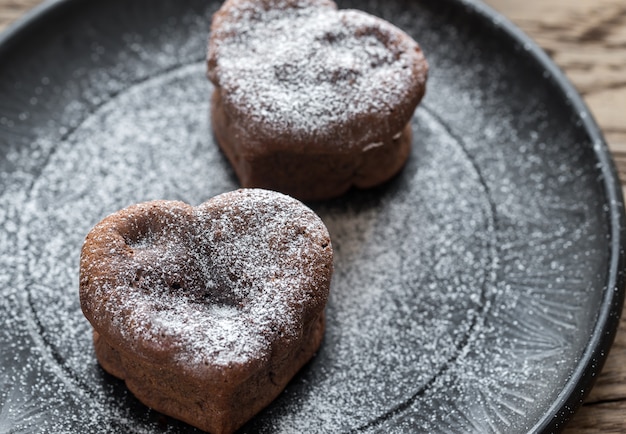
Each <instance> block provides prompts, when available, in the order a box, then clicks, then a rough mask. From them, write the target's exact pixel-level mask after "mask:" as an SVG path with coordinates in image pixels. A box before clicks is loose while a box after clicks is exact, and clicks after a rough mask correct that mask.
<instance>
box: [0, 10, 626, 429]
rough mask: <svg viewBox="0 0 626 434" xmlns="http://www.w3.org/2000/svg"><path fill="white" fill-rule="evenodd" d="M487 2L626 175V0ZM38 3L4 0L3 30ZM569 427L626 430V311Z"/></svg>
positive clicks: (0, 25)
mask: <svg viewBox="0 0 626 434" xmlns="http://www.w3.org/2000/svg"><path fill="white" fill-rule="evenodd" d="M486 2H487V3H488V4H489V5H491V6H493V7H494V8H495V9H497V10H499V11H500V12H501V13H503V14H504V15H505V16H507V17H508V18H509V19H511V20H512V21H513V22H514V23H516V24H517V25H518V26H520V27H521V28H522V29H523V30H524V31H526V33H528V34H529V35H530V36H531V37H532V38H533V39H535V41H537V42H538V43H539V45H540V46H541V47H543V48H544V49H545V50H546V52H547V53H548V54H549V55H550V56H552V58H553V59H554V61H555V62H556V63H557V64H558V65H559V66H560V67H561V68H562V69H563V70H564V71H565V73H566V75H567V76H568V77H569V79H570V80H571V81H572V82H573V83H574V85H575V86H576V88H577V89H578V90H579V91H580V93H581V94H582V95H583V97H584V99H585V101H586V102H587V104H588V105H589V107H590V108H591V111H592V112H593V114H594V116H595V117H596V120H597V121H598V123H599V124H600V127H601V128H602V129H603V131H604V134H605V137H606V140H607V141H608V143H609V147H610V149H611V151H612V152H613V155H614V157H615V161H616V162H617V165H618V169H619V172H620V176H621V178H622V179H626V3H625V2H624V0H486ZM39 3H41V0H0V30H2V29H3V28H4V27H5V26H7V25H8V24H10V23H11V22H12V21H14V20H15V19H17V18H18V17H20V16H21V15H22V14H23V13H24V12H25V11H27V10H29V9H30V8H32V7H34V6H36V5H37V4H39ZM623 185H624V184H623ZM565 433H566V434H582V433H587V434H589V433H626V312H625V315H622V321H621V325H620V329H619V331H618V334H617V338H616V341H615V345H614V347H613V349H612V350H611V353H610V355H609V358H608V360H607V362H606V365H605V367H604V370H603V371H602V374H601V375H600V376H599V378H598V381H597V383H596V386H595V387H594V388H593V390H592V391H591V393H590V395H589V397H588V398H587V400H586V402H585V404H584V406H583V407H582V409H581V410H580V411H579V412H578V413H577V414H576V416H575V417H574V418H573V420H572V421H571V422H570V423H569V426H568V428H567V429H566V430H565Z"/></svg>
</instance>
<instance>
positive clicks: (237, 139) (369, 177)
mask: <svg viewBox="0 0 626 434" xmlns="http://www.w3.org/2000/svg"><path fill="white" fill-rule="evenodd" d="M211 99H212V101H211V123H212V128H213V134H214V136H215V139H216V140H217V144H218V145H219V147H220V149H221V150H222V152H223V153H224V154H225V156H226V158H227V159H228V160H229V162H230V164H231V165H232V167H233V169H234V170H235V174H236V175H237V178H238V179H239V182H240V183H241V186H242V187H245V188H265V189H269V190H275V191H280V192H282V193H285V194H288V195H290V196H293V197H295V198H297V199H300V200H304V201H315V200H324V199H331V198H334V197H337V196H340V195H342V194H343V193H345V192H346V191H348V190H349V189H350V188H351V187H353V186H354V187H357V188H370V187H374V186H376V185H379V184H382V183H384V182H385V181H388V180H389V179H391V178H392V177H393V176H395V175H396V174H397V173H398V172H400V171H401V170H402V168H403V167H404V165H405V163H406V161H407V160H408V158H409V155H410V153H411V144H412V136H413V134H412V128H411V122H410V120H409V122H408V123H407V124H406V125H405V126H404V127H403V128H402V130H401V131H399V132H397V133H396V134H394V135H393V136H391V137H387V138H385V139H383V140H381V141H379V142H376V143H370V144H366V145H364V146H360V147H357V146H352V147H350V148H349V151H343V152H337V153H327V152H316V151H315V146H314V145H315V144H305V145H302V144H300V145H298V146H295V144H294V150H293V151H291V152H289V151H285V150H282V149H280V150H278V151H274V150H273V149H272V147H273V146H272V143H269V142H267V143H259V144H258V146H257V147H256V149H257V150H256V151H255V152H254V153H250V152H249V149H250V148H251V146H250V143H252V142H254V141H255V140H256V139H255V138H254V137H248V133H247V131H246V130H245V128H244V127H243V126H242V125H241V123H242V122H244V121H245V120H239V119H234V118H233V116H231V115H230V114H229V113H228V111H227V110H226V108H225V106H224V104H223V103H222V97H221V91H220V89H219V88H216V89H215V90H214V91H213V95H212V98H211ZM307 145H308V146H307ZM279 148H282V146H279Z"/></svg>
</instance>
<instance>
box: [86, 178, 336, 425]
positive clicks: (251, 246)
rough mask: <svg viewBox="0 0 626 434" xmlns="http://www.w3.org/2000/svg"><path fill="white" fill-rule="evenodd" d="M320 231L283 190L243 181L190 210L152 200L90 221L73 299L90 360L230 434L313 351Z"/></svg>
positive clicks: (319, 313) (321, 298)
mask: <svg viewBox="0 0 626 434" xmlns="http://www.w3.org/2000/svg"><path fill="white" fill-rule="evenodd" d="M331 274H332V246H331V244H330V238H329V235H328V232H327V230H326V228H325V226H324V225H323V223H322V222H321V220H320V219H319V217H317V216H316V215H315V214H314V213H313V212H312V211H311V210H309V209H308V208H306V207H305V206H304V205H302V204H301V203H300V202H298V201H296V200H295V199H292V198H289V197H287V196H285V195H282V194H279V193H275V192H269V191H265V190H257V189H253V190H251V189H248V190H238V191H236V192H231V193H226V194H223V195H220V196H217V197H215V198H213V199H211V200H209V201H207V202H205V203H204V204H202V205H200V206H198V207H192V206H190V205H187V204H184V203H182V202H171V201H153V202H148V203H144V204H138V205H133V206H131V207H129V208H126V209H124V210H121V211H119V212H117V213H115V214H113V215H111V216H109V217H107V218H105V219H104V220H103V221H102V222H101V223H99V224H98V225H96V226H95V227H94V229H92V231H91V232H90V233H89V234H88V236H87V238H86V241H85V244H84V246H83V249H82V253H81V269H80V297H81V307H82V309H83V312H84V314H85V316H86V317H87V319H88V320H89V321H90V322H91V324H92V325H93V328H94V336H93V338H94V346H95V352H96V356H97V358H98V361H99V362H100V364H101V365H102V367H103V368H104V369H105V370H106V371H107V372H109V373H110V374H112V375H114V376H116V377H118V378H121V379H123V380H124V381H125V382H126V385H127V386H128V388H129V389H130V391H131V392H132V393H133V394H134V395H135V396H136V397H137V398H138V399H139V400H140V401H142V402H143V403H144V404H146V405H148V406H150V407H152V408H154V409H156V410H158V411H160V412H163V413H165V414H167V415H170V416H172V417H174V418H177V419H181V420H183V421H185V422H187V423H189V424H191V425H194V426H196V427H198V428H201V429H203V430H205V431H209V432H212V433H230V432H233V431H234V430H236V429H237V428H238V427H240V426H241V425H243V424H244V423H245V422H246V421H248V420H249V419H250V418H251V417H252V416H253V415H254V414H256V413H257V412H258V411H260V410H261V409H262V408H264V407H265V406H266V405H267V404H269V403H270V402H271V401H272V400H273V399H275V398H276V396H277V395H278V394H279V393H280V392H281V391H282V390H283V388H284V387H285V386H286V384H287V383H288V382H289V381H290V379H291V378H292V377H293V376H294V375H295V373H296V372H297V371H298V370H299V369H301V368H302V366H303V365H304V364H306V363H307V362H308V361H309V360H310V358H311V357H312V356H313V355H314V353H315V352H316V351H317V349H318V348H319V346H320V344H321V342H322V338H323V332H324V306H325V304H326V300H327V298H328V290H329V285H330V278H331Z"/></svg>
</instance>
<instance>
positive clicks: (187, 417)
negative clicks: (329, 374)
mask: <svg viewBox="0 0 626 434" xmlns="http://www.w3.org/2000/svg"><path fill="white" fill-rule="evenodd" d="M324 329H325V314H324V311H322V312H321V313H320V314H318V315H317V316H316V317H314V318H313V320H312V321H311V322H310V323H309V324H308V325H305V327H304V328H303V331H304V333H303V336H302V339H300V345H299V346H295V347H294V348H285V347H280V348H274V351H273V353H272V355H271V357H270V359H269V361H268V363H267V364H266V365H265V367H264V369H262V370H260V371H258V372H256V373H254V374H253V375H251V376H250V377H249V378H247V379H246V380H244V381H243V382H241V383H239V384H227V383H223V382H220V381H216V382H211V381H210V380H205V381H198V380H197V379H196V380H192V379H189V378H184V377H183V378H181V376H180V375H179V374H180V373H179V372H175V370H176V368H175V367H173V366H169V367H168V366H163V365H159V364H156V363H154V362H152V361H148V360H144V359H140V358H137V357H132V354H130V353H126V352H124V351H121V350H119V349H116V348H114V347H113V346H112V345H110V343H109V342H108V341H107V340H106V339H105V338H104V337H103V336H102V335H101V334H100V333H98V332H97V331H96V330H94V331H93V340H94V349H95V353H96V357H97V359H98V362H99V363H100V365H101V366H102V368H103V369H104V370H105V371H106V372H108V373H109V374H111V375H113V376H114V377H117V378H119V379H121V380H124V381H125V383H126V386H127V387H128V389H129V390H130V391H131V392H132V393H133V395H135V397H136V398H137V399H138V400H139V401H141V402H142V403H143V404H145V405H146V406H148V407H150V408H152V409H154V410H157V411H159V412H161V413H163V414H166V415H168V416H171V417H173V418H176V419H180V420H182V421H184V422H186V423H188V424H190V425H193V426H195V427H197V428H200V429H202V430H205V431H208V432H211V433H213V434H228V433H232V432H234V431H235V430H237V429H238V428H240V427H241V426H242V425H244V424H245V423H246V422H247V421H248V420H249V419H251V418H252V417H253V416H254V415H255V414H257V413H258V412H259V411H261V410H262V409H263V408H265V407H266V406H267V405H268V404H270V403H271V402H272V401H273V400H274V399H276V397H277V396H278V395H279V394H280V393H281V392H282V391H283V389H284V388H285V387H286V385H287V384H288V383H289V381H291V379H292V378H293V377H294V375H295V374H296V373H297V372H298V371H299V370H300V369H302V367H303V366H304V365H305V364H306V363H307V362H309V360H310V359H311V358H312V357H313V356H314V355H315V353H316V352H317V350H318V349H319V347H320V345H321V343H322V340H323V337H324ZM285 352H286V354H285Z"/></svg>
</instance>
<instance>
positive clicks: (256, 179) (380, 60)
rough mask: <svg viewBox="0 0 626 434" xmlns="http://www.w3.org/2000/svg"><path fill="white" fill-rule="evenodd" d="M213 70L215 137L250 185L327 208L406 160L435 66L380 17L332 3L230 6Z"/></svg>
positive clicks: (254, 1)
mask: <svg viewBox="0 0 626 434" xmlns="http://www.w3.org/2000/svg"><path fill="white" fill-rule="evenodd" d="M207 62H208V77H209V79H210V80H211V81H212V83H213V84H214V91H213V96H212V109H211V119H212V124H213V131H214V134H215V137H216V139H217V142H218V144H219V146H220V147H221V149H222V150H223V151H224V153H225V154H226V156H227V157H228V159H229V161H230V162H231V164H232V165H233V167H234V169H235V172H236V174H237V176H238V177H239V180H240V182H241V183H242V185H243V186H245V187H251V186H260V187H264V188H273V189H277V190H280V191H282V192H284V193H287V194H289V195H292V196H294V197H297V198H299V199H303V200H320V199H327V198H330V197H334V196H338V195H340V194H342V193H343V192H345V191H346V190H347V189H348V188H349V187H350V186H352V185H355V186H357V187H361V188H366V187H370V186H373V185H377V184H379V183H381V182H384V181H386V180H388V179H389V178H391V177H392V176H393V175H395V174H396V173H397V172H398V171H399V170H400V169H401V168H402V166H403V165H404V163H405V161H406V159H407V158H408V155H409V150H410V144H411V134H410V128H409V126H408V124H409V122H410V119H411V117H412V114H413V112H414V110H415V108H416V106H417V105H418V104H419V102H420V101H421V99H422V97H423V96H424V93H425V89H426V78H427V75H428V64H427V62H426V60H425V58H424V55H423V53H422V50H421V48H420V47H419V45H418V44H417V43H416V42H415V41H414V40H413V39H412V38H411V37H410V36H408V35H407V34H406V33H404V32H402V31H401V30H400V29H398V28H397V27H395V26H393V25H391V24H390V23H388V22H386V21H384V20H382V19H379V18H376V17H374V16H371V15H368V14H366V13H364V12H360V11H356V10H337V8H336V5H335V4H334V3H333V2H330V1H326V0H317V1H316V0H284V1H273V2H270V1H264V0H227V1H226V2H225V3H224V5H223V6H222V8H221V9H220V10H219V11H218V12H217V13H216V14H215V15H214V17H213V22H212V26H211V38H210V41H209V49H208V60H207ZM373 150H375V152H373ZM294 174H296V175H294Z"/></svg>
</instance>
